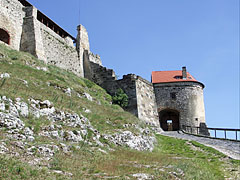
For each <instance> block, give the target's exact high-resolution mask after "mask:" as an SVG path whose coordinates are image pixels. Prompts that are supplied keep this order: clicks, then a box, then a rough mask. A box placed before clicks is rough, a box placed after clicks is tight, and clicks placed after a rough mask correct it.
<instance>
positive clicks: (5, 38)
mask: <svg viewBox="0 0 240 180" xmlns="http://www.w3.org/2000/svg"><path fill="white" fill-rule="evenodd" d="M0 41H2V42H4V43H6V44H10V36H9V34H8V33H7V31H5V30H3V29H0Z"/></svg>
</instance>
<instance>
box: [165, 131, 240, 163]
mask: <svg viewBox="0 0 240 180" xmlns="http://www.w3.org/2000/svg"><path fill="white" fill-rule="evenodd" d="M161 134H162V135H165V136H171V137H175V138H179V139H186V140H192V141H197V142H199V143H201V144H204V145H206V146H209V147H212V148H214V149H216V150H218V151H220V152H222V153H223V154H225V155H227V156H229V157H231V158H233V159H238V160H240V142H235V141H229V140H220V139H211V138H206V137H198V136H194V135H189V134H184V133H183V132H181V131H180V132H177V131H168V132H162V133H161Z"/></svg>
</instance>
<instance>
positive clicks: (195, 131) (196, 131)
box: [182, 125, 240, 141]
mask: <svg viewBox="0 0 240 180" xmlns="http://www.w3.org/2000/svg"><path fill="white" fill-rule="evenodd" d="M182 130H183V131H185V132H187V133H190V134H197V135H204V136H210V133H209V131H213V132H214V136H210V137H214V138H218V139H228V140H237V141H240V137H238V133H239V135H240V129H230V128H208V127H206V128H202V127H194V126H185V125H183V126H182ZM217 131H221V132H224V138H222V137H218V136H217ZM206 132H208V135H207V134H206ZM227 132H235V138H232V139H230V138H228V137H227ZM238 138H239V139H238Z"/></svg>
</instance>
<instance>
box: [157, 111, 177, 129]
mask: <svg viewBox="0 0 240 180" xmlns="http://www.w3.org/2000/svg"><path fill="white" fill-rule="evenodd" d="M159 121H160V126H161V128H162V129H163V130H164V131H177V130H179V129H180V128H179V127H180V126H179V112H178V111H176V110H172V109H165V110H162V111H160V112H159Z"/></svg>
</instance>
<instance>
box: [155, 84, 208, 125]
mask: <svg viewBox="0 0 240 180" xmlns="http://www.w3.org/2000/svg"><path fill="white" fill-rule="evenodd" d="M154 91H155V95H156V102H157V108H158V112H161V111H162V110H164V109H172V110H177V111H178V112H179V113H180V117H179V120H180V127H182V126H183V125H187V126H198V127H199V126H200V123H205V109H204V100H203V86H202V85H201V84H200V83H197V82H177V83H161V84H154ZM172 93H173V94H175V95H174V96H175V98H173V97H172Z"/></svg>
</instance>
